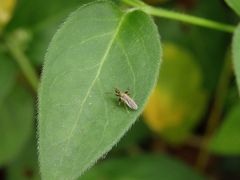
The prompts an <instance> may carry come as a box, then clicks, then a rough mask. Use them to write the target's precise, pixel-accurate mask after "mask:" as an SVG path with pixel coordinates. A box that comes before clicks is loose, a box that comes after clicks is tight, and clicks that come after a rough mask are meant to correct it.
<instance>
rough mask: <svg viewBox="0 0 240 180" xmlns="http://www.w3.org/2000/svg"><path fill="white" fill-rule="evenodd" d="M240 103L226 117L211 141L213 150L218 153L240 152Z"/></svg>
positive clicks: (236, 153) (233, 153) (231, 153)
mask: <svg viewBox="0 0 240 180" xmlns="http://www.w3.org/2000/svg"><path fill="white" fill-rule="evenodd" d="M239 127H240V104H238V105H236V106H235V107H234V108H233V109H232V110H231V111H230V113H229V114H228V115H227V117H226V118H225V119H224V122H223V123H222V125H221V127H220V128H219V130H218V131H217V132H216V134H215V136H214V137H213V139H212V142H211V150H212V151H213V152H215V153H217V154H224V155H239V154H240V140H239V137H240V131H239Z"/></svg>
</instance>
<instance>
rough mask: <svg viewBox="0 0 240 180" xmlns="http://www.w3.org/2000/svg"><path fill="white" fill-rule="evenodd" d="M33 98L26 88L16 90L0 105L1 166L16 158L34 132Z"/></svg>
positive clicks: (17, 87) (18, 87)
mask: <svg viewBox="0 0 240 180" xmlns="http://www.w3.org/2000/svg"><path fill="white" fill-rule="evenodd" d="M32 127H33V100H32V97H31V96H30V95H29V92H27V91H26V90H25V89H24V88H22V87H20V86H15V87H14V90H13V91H12V92H11V93H10V94H9V95H8V96H7V97H6V98H5V99H4V101H3V103H2V104H1V105H0V137H1V141H0V147H1V148H0V166H1V165H3V164H5V163H8V162H9V161H11V160H12V159H14V158H15V157H16V156H17V155H18V153H19V152H20V151H21V150H22V148H23V147H24V146H25V143H26V141H27V140H28V138H29V136H30V135H31V133H32Z"/></svg>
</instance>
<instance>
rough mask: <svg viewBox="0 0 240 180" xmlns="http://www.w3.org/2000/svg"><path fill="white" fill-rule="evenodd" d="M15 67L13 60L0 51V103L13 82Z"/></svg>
mask: <svg viewBox="0 0 240 180" xmlns="http://www.w3.org/2000/svg"><path fill="white" fill-rule="evenodd" d="M15 78H16V67H15V65H14V63H13V61H12V60H11V59H10V58H8V57H6V56H5V55H4V54H2V53H1V52H0V86H1V88H0V105H1V104H2V102H3V100H4V99H5V98H6V96H7V95H8V94H9V92H10V91H11V90H12V88H13V86H14V84H15Z"/></svg>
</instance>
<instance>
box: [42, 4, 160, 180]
mask: <svg viewBox="0 0 240 180" xmlns="http://www.w3.org/2000/svg"><path fill="white" fill-rule="evenodd" d="M159 66H160V42H159V36H158V32H157V29H156V27H155V25H154V23H153V21H152V20H151V18H150V17H149V16H148V15H146V14H145V13H143V12H141V11H139V10H134V11H128V12H122V11H120V10H119V9H118V8H117V7H115V5H113V4H112V3H109V2H106V1H99V2H95V3H91V4H88V5H85V6H82V7H80V8H79V9H78V10H77V11H76V12H74V13H73V14H72V15H71V16H70V17H69V18H68V19H67V21H66V22H65V23H64V25H63V26H62V27H61V28H60V30H59V31H58V32H57V33H56V34H55V36H54V38H53V40H52V42H51V44H50V47H49V49H48V53H47V55H46V61H45V65H44V70H43V76H42V82H41V87H40V93H39V153H40V154H39V159H40V168H41V174H42V178H43V179H74V178H77V177H78V176H80V175H81V174H82V173H83V172H84V171H85V170H86V169H87V168H89V167H90V166H92V165H93V164H94V163H95V162H96V161H97V160H98V159H99V158H100V157H101V156H102V155H104V154H105V153H107V152H108V151H109V150H110V149H111V148H112V146H113V145H114V144H116V142H117V141H119V139H120V138H121V137H122V136H123V134H124V133H126V131H127V130H128V129H129V128H130V126H131V125H132V124H133V123H134V121H135V120H136V119H137V117H138V116H139V115H140V113H141V112H142V110H143V108H144V105H145V103H146V101H147V98H148V96H149V95H150V91H151V90H152V88H153V86H154V83H155V82H156V78H157V75H158V70H159ZM114 87H116V88H119V89H121V90H126V89H128V88H129V90H130V93H131V96H132V97H133V98H134V100H135V101H136V103H137V104H138V106H139V108H138V110H137V111H133V110H131V109H129V108H127V107H126V106H123V105H122V106H119V105H118V102H117V101H118V100H117V97H115V96H114ZM143 87H144V88H143ZM107 93H112V94H107Z"/></svg>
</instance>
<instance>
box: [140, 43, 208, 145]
mask: <svg viewBox="0 0 240 180" xmlns="http://www.w3.org/2000/svg"><path fill="white" fill-rule="evenodd" d="M163 51H164V52H163V59H164V60H163V63H162V67H161V70H160V74H159V80H158V85H157V87H156V89H155V91H154V92H153V94H152V96H151V97H150V100H149V102H148V105H147V106H146V108H145V110H144V117H145V120H146V123H147V124H148V125H149V126H150V128H151V129H153V130H154V131H156V132H158V133H160V134H161V135H162V136H164V137H165V138H166V139H167V140H170V141H171V142H175V143H179V142H182V141H183V140H185V138H186V137H187V136H188V135H189V134H190V133H191V130H192V128H194V127H195V125H196V124H197V123H198V121H199V120H200V118H201V116H202V114H203V111H204V109H205V108H204V107H205V104H206V93H205V92H204V90H203V82H202V73H201V71H200V69H199V67H198V66H197V64H196V63H195V62H194V57H193V56H192V55H191V53H189V52H187V51H186V50H184V49H183V48H180V47H178V46H176V45H173V44H168V43H165V45H164V49H163Z"/></svg>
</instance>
